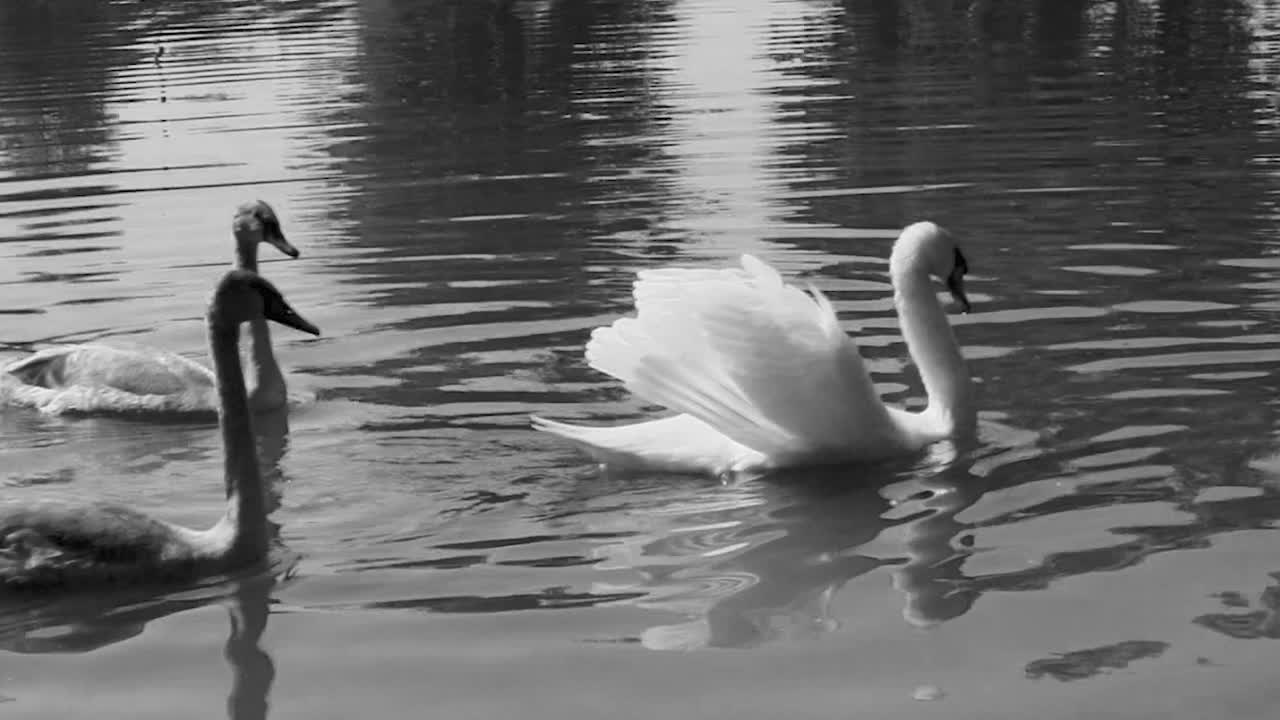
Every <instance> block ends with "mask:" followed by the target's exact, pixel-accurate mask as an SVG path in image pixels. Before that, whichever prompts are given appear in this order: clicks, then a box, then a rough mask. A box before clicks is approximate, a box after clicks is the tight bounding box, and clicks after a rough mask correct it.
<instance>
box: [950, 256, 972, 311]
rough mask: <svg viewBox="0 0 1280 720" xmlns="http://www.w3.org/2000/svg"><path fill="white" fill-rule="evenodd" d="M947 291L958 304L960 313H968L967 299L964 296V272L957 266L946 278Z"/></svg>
mask: <svg viewBox="0 0 1280 720" xmlns="http://www.w3.org/2000/svg"><path fill="white" fill-rule="evenodd" d="M947 290H948V291H950V292H951V297H952V298H954V299H955V301H956V302H958V303H960V311H961V312H965V313H967V312H969V298H968V297H967V296H966V295H965V294H964V270H963V269H962V268H961V267H960V266H958V265H957V266H956V267H955V269H953V270H952V271H951V274H950V275H948V276H947Z"/></svg>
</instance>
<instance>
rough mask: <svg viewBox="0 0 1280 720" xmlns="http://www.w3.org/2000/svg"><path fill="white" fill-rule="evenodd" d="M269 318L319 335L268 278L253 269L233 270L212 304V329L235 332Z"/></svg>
mask: <svg viewBox="0 0 1280 720" xmlns="http://www.w3.org/2000/svg"><path fill="white" fill-rule="evenodd" d="M260 317H262V318H266V319H268V320H271V321H273V322H278V323H280V324H281V325H287V326H289V327H291V328H294V329H295V330H301V331H302V332H305V333H310V334H312V335H319V334H320V329H319V328H317V327H316V326H315V325H312V324H311V323H310V322H308V321H307V320H306V318H304V317H302V316H301V315H299V314H298V312H297V311H296V310H294V309H293V307H292V306H290V305H289V303H288V302H287V301H286V300H285V299H284V296H283V295H281V294H280V291H279V290H277V289H276V286H275V285H272V284H271V283H270V282H269V281H268V280H267V279H266V278H264V277H262V276H261V275H259V274H258V273H256V272H253V271H252V270H240V269H236V270H231V271H229V272H227V274H225V275H223V276H222V279H221V280H219V281H218V286H217V288H215V289H214V291H213V299H212V300H211V301H210V303H209V325H210V327H217V328H224V329H234V328H238V327H240V324H241V323H246V322H249V321H250V320H253V319H255V318H260Z"/></svg>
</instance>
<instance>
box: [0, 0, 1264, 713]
mask: <svg viewBox="0 0 1280 720" xmlns="http://www.w3.org/2000/svg"><path fill="white" fill-rule="evenodd" d="M903 5H904V7H903V8H901V9H900V12H898V14H896V15H895V14H894V8H895V7H896V3H891V2H885V3H876V2H870V3H857V2H844V3H841V2H837V1H835V0H829V1H828V0H768V1H766V2H756V3H740V2H734V1H731V0H647V1H646V2H632V3H618V2H611V1H609V0H557V1H554V2H526V1H525V0H516V1H515V2H507V1H506V0H495V1H493V2H469V1H468V2H463V1H462V0H452V1H448V2H435V3H429V4H428V3H416V2H407V1H405V2H397V1H396V0H380V1H376V2H355V1H353V0H333V1H331V2H318V3H313V2H306V3H304V2H290V1H287V0H281V1H279V2H270V3H265V4H264V3H245V2H240V1H239V0H225V1H223V2H183V3H169V4H156V3H129V2H114V3H104V2H88V1H87V0H84V1H80V0H49V1H48V2H43V3H36V2H11V3H5V4H4V6H3V8H0V118H3V119H0V343H3V346H2V347H3V349H4V350H5V353H4V355H3V359H9V358H11V357H17V356H18V354H19V353H21V352H24V351H26V350H28V349H30V348H32V347H39V346H43V345H45V344H48V343H58V342H79V341H86V340H103V341H110V342H120V343H142V344H148V345H155V346H160V347H164V348H168V349H171V350H175V351H178V352H182V353H184V354H188V355H189V356H191V357H193V358H202V357H204V355H205V352H206V351H205V349H204V336H203V324H202V321H201V318H202V313H203V308H204V303H205V301H206V298H207V295H208V292H209V290H210V288H211V286H212V282H213V279H214V278H215V277H216V276H217V274H218V273H219V272H220V271H221V270H222V268H223V267H224V266H225V265H226V264H227V262H228V261H229V258H230V250H231V248H230V245H231V238H230V234H229V232H228V229H229V228H228V224H229V220H230V215H231V211H232V208H233V207H234V206H235V204H237V203H238V202H240V201H242V200H244V199H247V198H250V197H255V196H258V197H262V198H265V199H267V200H268V201H269V202H271V203H273V204H274V206H275V208H276V210H277V212H278V213H279V214H280V215H281V217H282V219H283V222H284V227H285V231H286V232H287V233H288V235H289V237H290V239H291V240H292V241H293V242H294V244H295V245H297V246H298V247H299V248H300V249H301V250H302V253H303V257H302V258H301V259H299V260H295V261H291V260H287V259H285V258H282V257H281V258H276V257H267V258H266V259H267V260H268V262H267V263H265V264H264V266H263V272H264V273H265V274H267V275H269V277H270V278H271V279H272V280H273V282H275V283H276V284H277V285H278V286H279V287H280V288H281V289H282V290H283V291H284V292H285V293H286V295H287V296H288V297H289V299H290V301H291V302H292V303H293V304H294V305H295V306H296V307H298V308H299V309H300V310H301V311H302V312H303V313H304V314H305V315H306V316H307V317H308V318H309V319H311V320H312V321H313V322H315V323H316V324H317V325H319V326H320V327H321V328H323V330H324V333H325V334H324V335H323V336H322V337H321V338H318V339H312V338H309V337H306V336H302V335H300V334H298V333H293V332H291V331H289V330H287V329H280V330H277V331H276V332H275V337H276V340H277V354H278V356H279V357H280V359H281V361H282V363H283V364H284V365H285V366H286V367H287V368H288V370H289V378H290V382H291V383H292V385H293V387H294V388H297V389H300V390H303V391H306V392H309V393H314V395H315V401H314V402H312V403H310V404H308V405H306V406H304V407H302V408H300V409H299V410H297V411H296V412H294V413H293V414H291V415H290V416H289V418H288V421H287V423H286V422H283V421H277V422H268V423H263V427H261V428H259V429H260V434H261V435H262V446H263V451H264V459H265V460H266V461H267V462H268V463H270V464H271V467H272V475H273V476H275V485H274V489H275V491H276V494H277V495H278V496H279V502H280V508H279V510H278V511H277V512H276V514H275V516H274V519H275V520H276V521H277V522H278V523H279V524H280V526H281V531H280V533H281V542H282V546H283V550H282V551H281V552H280V553H279V557H277V558H276V562H275V564H274V566H273V568H274V572H272V573H270V574H268V575H263V576H251V577H238V578H232V579H229V580H227V581H225V582H215V583H211V584H208V585H204V586H201V587H197V588H186V589H183V590H181V591H178V592H174V593H170V594H165V595H157V594H156V593H150V594H138V595H129V596H123V595H121V596H117V595H108V596H95V597H91V598H75V599H69V600H63V601H58V602H12V603H7V604H6V605H5V606H4V607H3V609H0V648H2V650H0V700H3V701H4V705H3V708H4V710H3V712H4V713H5V715H6V717H9V716H12V717H23V718H46V717H47V718H62V717H77V716H84V715H88V714H90V713H92V714H94V715H95V716H96V717H100V718H131V719H132V718H143V717H157V718H159V717H166V718H167V717H173V716H174V713H175V712H180V713H181V715H182V716H183V717H222V716H230V717H236V718H252V717H263V716H264V715H267V714H269V715H270V716H271V717H274V718H286V717H290V718H292V717H297V718H304V717H305V718H317V717H335V718H337V717H353V716H359V715H365V716H370V717H378V718H400V717H403V718H417V717H421V716H422V713H423V709H424V708H431V710H432V712H433V713H434V714H436V715H438V716H440V717H494V718H497V717H514V716H522V717H523V716H536V717H564V718H570V717H572V718H597V717H605V716H607V717H619V718H622V717H637V718H640V717H644V718H650V717H658V716H669V717H680V718H693V717H730V716H732V717H741V718H755V717H759V718H777V717H784V716H785V717H797V718H801V717H813V718H831V717H847V716H853V715H859V716H870V717H909V718H917V717H922V716H926V715H932V714H935V713H943V714H945V715H946V716H947V717H950V718H954V717H973V718H1027V717H1036V718H1054V717H1063V718H1065V717H1079V716H1091V715H1095V714H1101V713H1107V714H1108V715H1109V716H1114V717H1167V716H1169V715H1170V714H1171V713H1176V715H1177V716H1179V717H1270V716H1271V714H1272V713H1271V712H1270V709H1271V707H1273V706H1274V705H1275V702H1276V701H1277V700H1280V691H1277V690H1276V689H1275V684H1274V679H1273V675H1274V673H1273V672H1271V671H1270V670H1269V668H1271V667H1273V666H1274V664H1275V663H1276V662H1277V660H1280V644H1276V643H1272V642H1268V640H1270V639H1274V638H1276V637H1280V632H1278V631H1277V629H1276V628H1277V627H1278V625H1277V623H1276V619H1275V618H1276V615H1275V613H1276V611H1277V608H1278V607H1280V604H1277V598H1278V597H1280V594H1278V592H1280V591H1278V589H1277V588H1280V561H1277V560H1276V559H1275V558H1276V557H1277V552H1276V551H1277V550H1278V549H1280V539H1278V538H1277V536H1276V534H1275V529H1274V525H1275V523H1276V519H1277V518H1280V453H1278V451H1280V443H1278V442H1277V419H1276V417H1275V407H1276V405H1275V402H1274V400H1273V397H1274V396H1275V395H1276V389H1277V387H1276V386H1277V382H1276V376H1275V373H1274V371H1273V368H1274V367H1275V366H1276V364H1277V360H1280V323H1277V321H1276V319H1275V318H1276V316H1277V315H1276V314H1277V311H1278V310H1280V243H1277V240H1276V239H1275V233H1274V227H1275V221H1276V218H1277V216H1278V213H1277V201H1276V198H1277V197H1280V195H1278V193H1280V182H1278V181H1277V171H1276V169H1275V168H1276V166H1277V163H1278V162H1280V144H1278V143H1277V138H1278V134H1277V129H1278V128H1280V113H1278V111H1277V108H1278V107H1280V104H1278V100H1277V97H1278V96H1277V93H1276V89H1275V77H1276V76H1277V71H1278V70H1280V67H1277V61H1276V60H1275V50H1276V43H1277V39H1278V38H1280V35H1278V34H1277V33H1278V31H1280V24H1278V22H1280V14H1278V10H1277V6H1276V5H1275V4H1274V3H1271V2H1255V3H1243V2H1216V1H1215V2H1208V0H1206V1H1205V2H1160V3H1156V2H1126V3H1109V2H1083V1H1079V0H1072V1H1069V2H1058V3H1040V4H1037V5H1039V6H1044V7H1038V8H1035V9H1032V8H1030V7H1028V8H1023V7H1021V5H1020V4H1019V3H1015V2H1004V3H987V4H976V3H975V8H974V10H973V12H970V13H966V12H958V13H957V14H955V15H930V14H928V13H926V12H924V11H922V10H920V9H919V7H918V6H923V5H925V4H923V3H921V4H917V3H903ZM958 5H959V4H958ZM1026 5H1032V4H1030V3H1027V4H1026ZM1049 6H1052V7H1049ZM983 8H985V9H983ZM922 218H930V219H933V220H936V221H938V222H940V223H942V224H944V225H947V226H948V227H950V228H951V229H952V230H954V231H955V232H956V233H957V234H958V235H959V236H960V237H961V238H962V243H963V246H964V249H965V252H966V255H967V256H968V258H969V263H970V266H971V269H972V273H973V274H972V275H971V277H970V281H969V287H970V297H971V299H972V300H973V302H974V311H973V312H972V313H971V314H969V315H965V316H956V317H954V318H953V320H954V322H955V324H956V326H957V334H958V336H959V338H960V341H961V342H962V343H963V345H964V346H965V348H966V354H967V356H968V358H969V362H970V367H971V370H972V372H973V374H974V376H975V378H976V379H977V380H978V381H979V383H980V386H979V398H980V404H981V407H982V425H983V438H982V443H981V445H980V447H978V448H977V449H975V450H973V451H966V452H963V453H957V452H956V451H955V450H954V449H953V448H951V447H950V446H949V445H946V444H943V445H939V446H937V447H935V448H934V449H933V450H932V451H931V452H929V453H927V454H926V455H924V456H922V457H919V458H911V459H908V460H905V461H902V462H898V463H891V464H887V465H882V466H876V467H859V468H840V469H825V470H820V471H809V472H796V473H789V474H786V475H784V476H777V477H769V478H763V479H757V480H751V481H746V482H737V483H727V484H726V483H720V482H717V481H715V480H711V479H701V478H686V477H669V476H656V475H654V476H641V477H618V476H613V475H608V474H602V473H600V472H599V471H598V470H597V469H596V468H594V467H593V466H591V465H590V463H589V462H587V461H586V459H585V458H583V457H582V456H580V455H578V454H576V453H575V452H574V451H573V450H572V449H570V448H567V447H565V446H564V445H563V444H562V443H560V442H559V441H557V440H556V439H555V438H553V437H549V436H543V435H539V434H536V433H534V432H533V431H531V430H530V429H529V428H528V424H527V416H528V415H529V414H530V413H533V412H537V413H542V414H546V415H548V416H551V417H555V418H559V419H568V420H581V421H595V422H624V421H629V420H636V419H639V418H646V417H652V416H654V415H655V413H657V412H658V410H656V409H655V408H652V407H648V406H646V405H645V404H644V403H643V402H642V401H639V400H637V399H635V398H631V397H629V396H627V395H626V393H625V392H624V391H623V390H622V389H621V388H620V387H619V385H618V384H617V383H616V382H613V381H611V380H609V379H607V378H604V377H602V376H600V375H599V374H597V373H595V372H594V371H592V370H590V369H588V368H587V367H586V366H585V364H584V362H583V358H582V346H583V344H584V342H585V340H586V338H587V336H588V333H589V331H590V330H591V328H593V327H596V326H598V325H601V324H605V323H608V322H610V321H611V320H612V319H613V318H616V317H618V316H619V315H621V314H624V313H626V312H627V311H628V309H629V307H630V304H631V300H630V284H631V280H632V278H633V277H634V273H635V272H636V271H637V270H640V269H644V268H650V267H658V266H663V265H668V264H681V265H685V266H706V267H711V266H723V265H725V264H727V263H730V262H733V261H734V259H735V258H736V256H737V255H739V254H741V253H743V252H751V253H754V254H756V255H758V256H760V257H761V258H763V259H765V260H766V261H768V262H770V263H773V264H774V265H776V266H777V267H779V268H780V269H782V270H783V271H784V272H785V273H786V274H788V275H789V276H791V277H794V278H797V279H801V280H803V281H806V282H811V283H813V284H815V285H817V286H819V287H821V288H822V289H823V290H824V291H825V292H826V293H827V294H828V295H829V296H830V297H831V298H832V299H833V301H834V302H835V304H836V307H837V309H838V310H839V311H840V314H841V317H842V320H843V321H844V322H845V325H846V327H847V329H849V330H850V331H851V332H856V334H857V337H858V341H859V343H860V345H861V347H862V348H863V352H864V355H865V356H866V358H867V362H868V364H869V366H870V368H871V369H872V371H873V374H874V379H875V380H876V382H877V383H878V384H879V386H880V388H881V389H882V391H883V393H884V395H885V397H886V398H887V399H888V400H890V401H893V402H895V403H900V404H902V405H905V406H908V407H919V406H920V405H921V404H922V400H923V399H922V391H921V389H920V387H919V382H918V378H917V377H916V373H915V370H914V368H913V367H912V366H911V365H910V364H909V363H907V362H906V361H905V359H904V352H905V349H904V347H903V345H902V342H901V339H900V337H899V336H898V334H897V322H896V319H895V317H894V314H893V308H892V303H891V301H890V299H889V292H890V286H889V284H888V278H887V276H886V272H885V271H886V269H887V264H886V261H887V256H888V251H889V247H890V243H891V242H892V239H893V237H894V236H895V234H896V232H897V229H898V228H900V227H901V226H903V225H904V224H906V223H908V222H911V221H914V220H917V219H922ZM271 252H272V251H271V250H269V249H267V250H265V251H264V254H270V253H271ZM0 436H2V437H3V443H2V445H0V482H3V483H4V486H5V489H4V493H5V495H6V496H7V497H35V496H43V495H47V494H52V495H64V496H88V495H93V496H101V497H105V498H109V499H113V500H117V501H121V502H127V503H129V504H131V505H134V506H136V507H139V508H141V509H144V510H147V511H152V512H155V513H157V514H158V515H161V516H163V517H165V518H167V519H172V520H175V521H178V522H183V523H188V524H192V525H197V526H201V525H207V524H208V523H210V522H211V521H212V519H213V518H215V517H216V516H217V514H218V513H219V512H220V508H221V493H222V490H221V483H220V481H219V477H218V457H219V445H218V440H217V433H216V429H215V428H213V427H212V426H210V425H207V424H201V423H198V422H182V423H170V422H165V423H155V422H145V421H138V420H121V419H114V418H50V417H44V416H41V415H38V414H36V413H33V412H30V411H26V410H14V409H11V410H5V411H3V412H0ZM71 689H74V690H73V691H71ZM928 701H932V702H928Z"/></svg>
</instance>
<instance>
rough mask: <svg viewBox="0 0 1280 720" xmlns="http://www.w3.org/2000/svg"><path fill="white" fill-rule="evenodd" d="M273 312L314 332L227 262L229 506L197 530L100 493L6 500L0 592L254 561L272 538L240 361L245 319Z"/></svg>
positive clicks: (218, 354)
mask: <svg viewBox="0 0 1280 720" xmlns="http://www.w3.org/2000/svg"><path fill="white" fill-rule="evenodd" d="M263 317H265V318H267V319H269V320H274V321H275V322H278V323H281V324H284V325H288V326H289V327H293V328H297V329H298V330H302V331H303V332H308V333H311V334H313V335H318V334H320V331H319V330H318V329H316V327H315V326H314V325H312V324H311V323H309V322H307V321H306V320H304V319H303V318H302V317H301V316H299V315H298V314H297V313H296V312H294V310H293V308H291V307H289V304H288V303H287V302H285V299H284V298H283V297H281V295H280V292H279V291H278V290H276V289H275V287H274V286H272V285H271V283H269V282H267V281H266V280H265V279H263V278H262V277H260V276H259V275H258V274H257V273H254V272H252V271H249V270H231V271H230V272H228V273H227V274H226V275H225V276H224V277H223V278H222V280H221V282H219V283H218V286H217V289H216V290H215V291H214V295H213V300H212V302H211V303H210V306H209V315H208V324H209V348H210V351H211V353H212V355H213V367H214V371H215V372H216V373H217V379H218V397H219V400H220V410H219V413H218V424H219V426H220V428H221V431H222V455H223V468H224V469H223V472H224V477H225V482H226V488H227V498H228V499H227V510H226V514H225V515H223V517H222V519H221V520H219V521H218V523H217V524H215V525H214V526H213V527H211V528H209V529H208V530H191V529H189V528H185V527H181V526H178V525H173V524H171V523H167V522H165V521H163V520H158V519H155V518H152V517H150V516H148V515H144V514H142V513H140V512H138V511H136V510H133V509H131V508H128V507H124V506H120V505H112V504H108V503H102V502H62V501H54V500H44V501H36V502H27V503H23V502H10V503H7V504H3V505H0V593H3V591H5V590H6V589H8V590H45V589H76V588H85V587H95V586H101V585H109V584H133V583H151V582H166V581H179V580H190V579H193V578H197V577H201V576H206V575H212V574H218V573H223V572H227V571H230V570H233V569H236V568H239V567H244V566H247V565H252V564H253V563H256V562H259V561H261V560H262V559H264V558H265V557H266V554H267V551H268V546H269V544H270V532H269V529H268V524H267V506H266V502H267V499H266V496H265V492H264V488H263V483H262V474H261V472H260V471H259V468H258V459H257V449H256V447H255V441H254V435H253V427H252V426H253V420H252V417H251V413H250V412H249V400H248V393H247V392H246V390H245V383H244V375H243V372H242V369H241V365H240V353H239V337H240V324H241V323H244V322H252V321H253V320H254V319H258V318H263Z"/></svg>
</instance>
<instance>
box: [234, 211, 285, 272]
mask: <svg viewBox="0 0 1280 720" xmlns="http://www.w3.org/2000/svg"><path fill="white" fill-rule="evenodd" d="M231 228H232V230H233V231H234V232H235V234H236V240H237V241H239V242H240V244H241V245H247V246H249V247H250V248H252V247H254V246H256V245H257V244H258V243H260V242H264V243H267V244H268V245H271V246H272V247H274V248H275V249H277V250H279V251H280V252H282V253H284V254H285V255H288V256H289V257H291V258H296V257H298V255H300V254H301V253H299V252H298V248H296V247H294V246H293V245H292V244H291V243H290V242H289V241H288V240H285V239H284V231H283V230H281V229H280V220H279V219H278V218H277V217H276V211H275V210H272V209H271V206H270V205H268V204H266V203H265V202H263V201H262V200H251V201H249V202H247V203H244V204H242V205H241V206H240V207H238V208H236V217H235V220H234V221H232V223H231Z"/></svg>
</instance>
